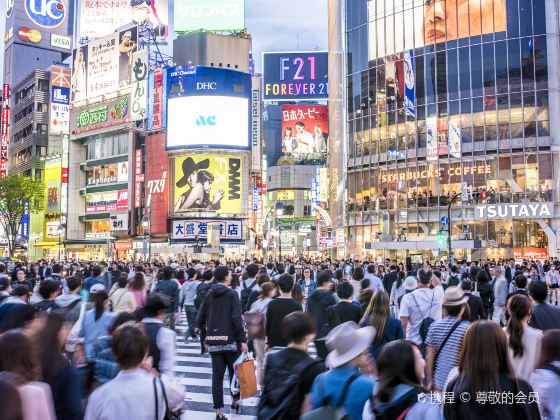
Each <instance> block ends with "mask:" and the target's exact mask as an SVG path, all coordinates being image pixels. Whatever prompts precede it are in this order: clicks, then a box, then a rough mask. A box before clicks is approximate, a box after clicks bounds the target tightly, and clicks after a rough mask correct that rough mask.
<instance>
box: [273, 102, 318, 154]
mask: <svg viewBox="0 0 560 420" xmlns="http://www.w3.org/2000/svg"><path fill="white" fill-rule="evenodd" d="M328 109H329V108H328V107H327V106H324V105H282V154H283V155H284V156H290V157H292V158H293V159H294V161H295V163H298V164H306V163H308V164H322V163H324V162H325V161H326V158H327V150H328V140H329V111H328Z"/></svg>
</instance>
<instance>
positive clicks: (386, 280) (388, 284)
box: [383, 264, 399, 291]
mask: <svg viewBox="0 0 560 420" xmlns="http://www.w3.org/2000/svg"><path fill="white" fill-rule="evenodd" d="M398 273H399V268H398V267H397V266H396V265H395V264H391V265H390V266H389V272H388V273H387V274H386V275H385V277H383V290H385V291H392V290H393V284H394V283H395V282H396V281H397V279H398Z"/></svg>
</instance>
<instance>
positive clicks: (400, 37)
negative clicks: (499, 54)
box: [368, 0, 507, 60]
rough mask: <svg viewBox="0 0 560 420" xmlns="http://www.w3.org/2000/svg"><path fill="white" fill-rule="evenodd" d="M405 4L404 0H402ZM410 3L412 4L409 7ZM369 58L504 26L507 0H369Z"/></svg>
mask: <svg viewBox="0 0 560 420" xmlns="http://www.w3.org/2000/svg"><path fill="white" fill-rule="evenodd" d="M405 5H406V2H405ZM411 6H412V7H411ZM368 22H370V23H369V30H368V33H369V46H370V51H369V57H370V60H373V59H376V58H379V57H385V56H389V55H391V54H395V53H400V52H402V51H405V50H410V49H414V48H419V47H424V46H426V45H433V44H437V43H440V42H444V41H453V40H457V39H461V38H468V37H472V36H477V35H485V34H491V33H494V32H503V31H505V30H506V24H507V13H506V0H477V1H463V0H447V1H443V0H435V1H433V0H414V1H413V2H412V5H410V6H408V7H403V3H402V2H399V1H393V0H390V1H370V2H368Z"/></svg>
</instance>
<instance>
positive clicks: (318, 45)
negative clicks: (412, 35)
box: [0, 0, 327, 78]
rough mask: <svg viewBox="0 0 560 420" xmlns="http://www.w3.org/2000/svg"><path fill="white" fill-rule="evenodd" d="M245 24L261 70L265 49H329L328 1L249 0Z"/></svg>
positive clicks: (2, 5)
mask: <svg viewBox="0 0 560 420" xmlns="http://www.w3.org/2000/svg"><path fill="white" fill-rule="evenodd" d="M16 1H23V0H16ZM75 1H77V0H75ZM171 1H172V0H170V3H171ZM4 16H6V0H0V29H1V31H0V34H1V35H2V36H3V35H4V32H5V28H4V27H5V21H4ZM245 26H246V27H247V30H248V31H249V33H250V34H251V35H252V38H253V58H254V59H255V64H256V71H260V70H261V60H262V58H261V56H262V53H263V52H265V51H313V50H326V49H327V1H325V0H245ZM3 61H4V49H3V48H0V63H3ZM1 74H2V73H1V72H0V78H1Z"/></svg>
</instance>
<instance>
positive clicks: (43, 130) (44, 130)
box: [37, 124, 48, 134]
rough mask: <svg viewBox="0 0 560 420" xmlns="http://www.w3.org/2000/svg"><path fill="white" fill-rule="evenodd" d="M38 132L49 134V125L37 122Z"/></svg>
mask: <svg viewBox="0 0 560 420" xmlns="http://www.w3.org/2000/svg"><path fill="white" fill-rule="evenodd" d="M37 133H39V134H47V133H48V126H47V124H37Z"/></svg>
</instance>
